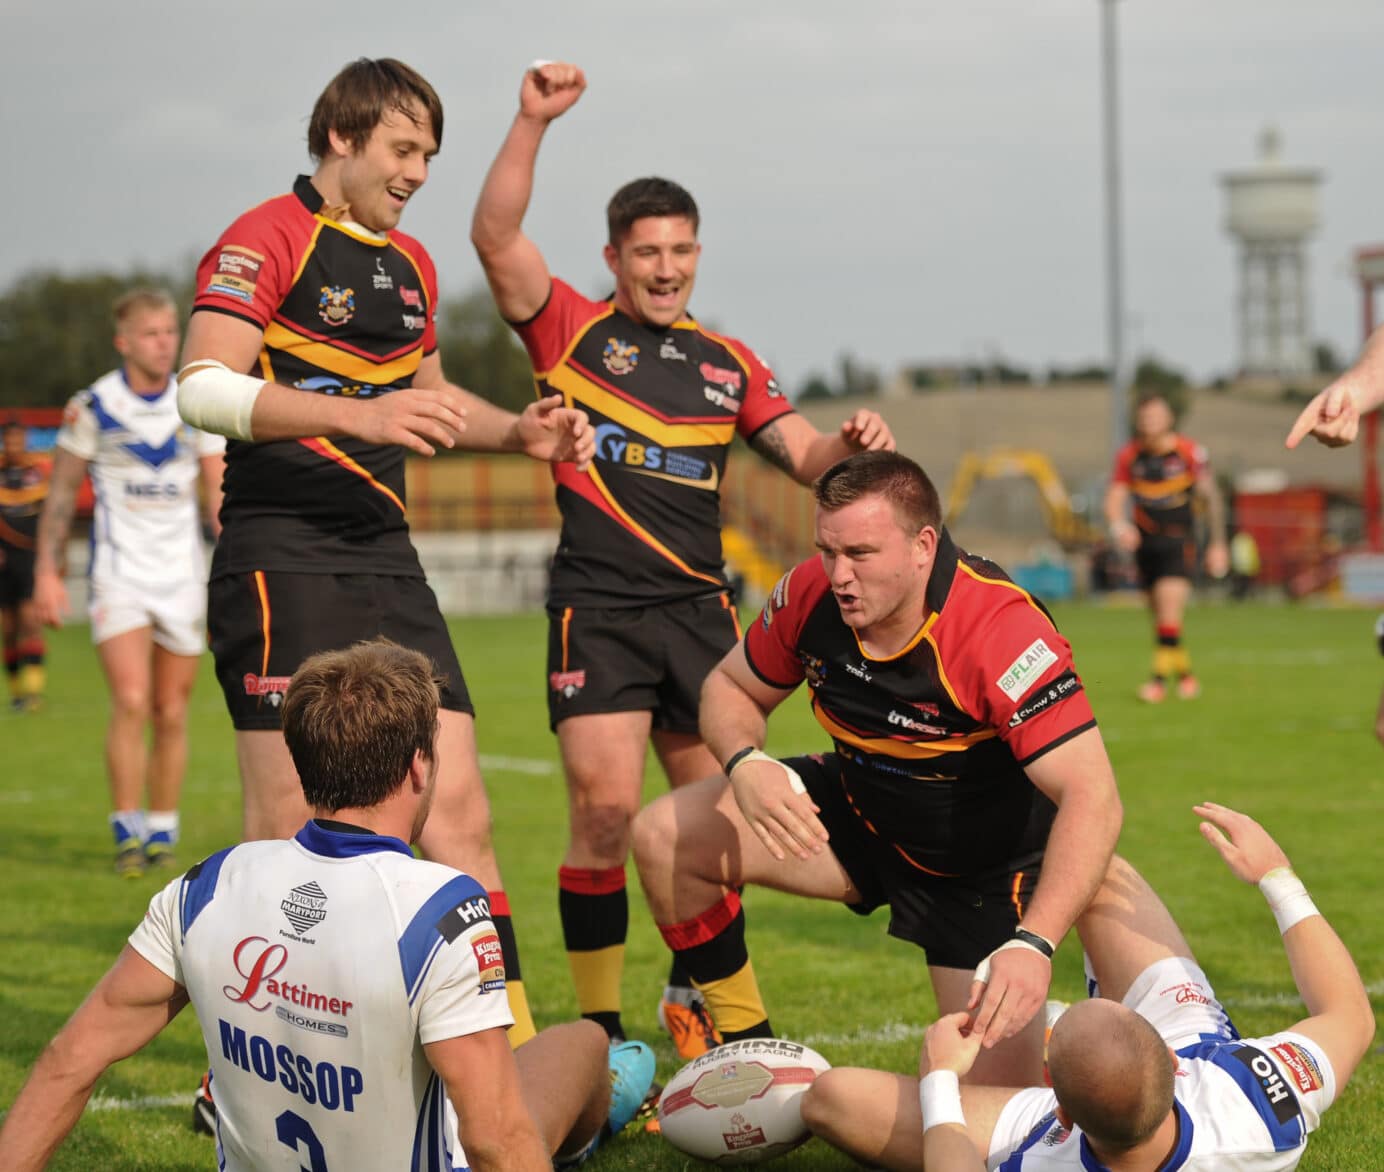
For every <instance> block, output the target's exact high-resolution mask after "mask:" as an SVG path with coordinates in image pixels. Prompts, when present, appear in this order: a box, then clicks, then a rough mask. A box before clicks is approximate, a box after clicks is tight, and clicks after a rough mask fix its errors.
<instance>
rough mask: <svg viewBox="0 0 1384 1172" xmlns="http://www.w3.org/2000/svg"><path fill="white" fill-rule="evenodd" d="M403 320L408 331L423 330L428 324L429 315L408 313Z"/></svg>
mask: <svg viewBox="0 0 1384 1172" xmlns="http://www.w3.org/2000/svg"><path fill="white" fill-rule="evenodd" d="M403 319H404V329H406V330H421V329H423V328H424V327H425V326H427V324H428V315H427V314H425V313H406V314H404V315H403Z"/></svg>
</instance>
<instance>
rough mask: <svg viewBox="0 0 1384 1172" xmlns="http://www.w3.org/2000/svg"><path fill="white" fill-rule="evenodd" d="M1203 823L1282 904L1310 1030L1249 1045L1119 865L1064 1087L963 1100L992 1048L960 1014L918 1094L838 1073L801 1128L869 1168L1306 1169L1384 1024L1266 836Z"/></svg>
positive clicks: (1138, 884)
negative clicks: (974, 1070)
mask: <svg viewBox="0 0 1384 1172" xmlns="http://www.w3.org/2000/svg"><path fill="white" fill-rule="evenodd" d="M1195 810H1196V813H1197V814H1198V815H1199V816H1200V817H1201V818H1202V822H1201V833H1202V836H1203V837H1204V838H1205V839H1206V840H1207V841H1208V842H1210V843H1211V844H1212V846H1214V847H1215V848H1216V850H1217V851H1218V852H1219V853H1220V855H1221V857H1222V859H1224V860H1225V863H1226V866H1228V867H1229V868H1230V870H1231V872H1232V874H1234V875H1235V876H1236V877H1237V878H1239V879H1242V880H1244V881H1245V882H1246V883H1252V884H1255V885H1257V886H1258V888H1259V890H1260V892H1261V893H1262V894H1263V895H1264V898H1265V899H1266V900H1267V901H1268V904H1269V908H1270V909H1271V910H1272V912H1273V914H1274V919H1275V920H1276V921H1277V923H1278V930H1279V932H1280V933H1281V935H1282V937H1283V948H1284V951H1286V952H1287V954H1288V962H1289V964H1290V965H1291V966H1292V970H1293V981H1294V983H1295V984H1296V985H1297V990H1298V993H1299V995H1300V996H1301V997H1302V1000H1303V1002H1304V1004H1305V1005H1306V1007H1307V1016H1306V1017H1305V1018H1304V1019H1303V1020H1301V1021H1299V1022H1297V1023H1296V1024H1294V1025H1291V1026H1289V1027H1288V1028H1287V1029H1286V1030H1282V1031H1280V1032H1278V1033H1274V1034H1271V1035H1270V1036H1268V1037H1262V1038H1241V1037H1240V1035H1239V1033H1238V1032H1237V1031H1236V1029H1235V1027H1234V1025H1233V1024H1232V1023H1231V1021H1230V1018H1229V1016H1228V1015H1227V1014H1226V1012H1225V1010H1224V1009H1223V1008H1222V1007H1221V1004H1220V1002H1219V1001H1217V1000H1216V995H1215V993H1214V992H1213V991H1212V988H1211V983H1210V981H1209V980H1208V979H1207V977H1206V974H1205V973H1204V972H1203V971H1202V970H1201V968H1200V967H1199V966H1198V964H1197V962H1196V958H1195V957H1194V956H1193V955H1192V950H1191V948H1190V947H1189V946H1188V944H1187V941H1186V940H1185V939H1184V938H1183V935H1182V933H1181V932H1180V931H1179V930H1178V927H1177V924H1176V923H1175V922H1174V921H1173V918H1172V916H1171V915H1170V914H1169V913H1168V909H1167V908H1166V907H1164V905H1163V903H1162V901H1161V900H1160V899H1159V898H1158V896H1157V894H1156V893H1155V892H1154V891H1153V890H1152V888H1150V887H1149V885H1148V884H1147V883H1145V882H1144V880H1143V878H1142V877H1141V876H1140V875H1139V874H1138V872H1136V871H1135V870H1134V868H1133V867H1131V866H1130V865H1129V864H1128V863H1126V862H1125V861H1124V860H1123V859H1116V860H1114V862H1113V863H1112V865H1111V868H1110V872H1109V874H1108V875H1107V877H1106V880H1105V883H1104V884H1103V885H1102V887H1101V889H1100V891H1099V893H1098V894H1097V895H1096V898H1095V899H1094V900H1093V901H1092V902H1091V906H1090V907H1089V908H1088V909H1087V910H1086V912H1085V914H1084V915H1083V916H1082V917H1081V919H1080V920H1079V921H1078V923H1077V930H1078V931H1079V933H1080V935H1081V940H1082V944H1083V945H1084V947H1085V949H1086V953H1087V975H1088V979H1090V978H1093V979H1090V980H1089V984H1090V994H1091V997H1092V1000H1089V1001H1085V1002H1080V1003H1078V1004H1076V1005H1073V1006H1072V1007H1071V1008H1070V1009H1068V1010H1067V1011H1066V1012H1065V1013H1063V1014H1062V1016H1061V1017H1060V1018H1058V1020H1057V1022H1056V1024H1055V1025H1054V1026H1053V1030H1052V1038H1051V1040H1050V1042H1049V1045H1048V1068H1049V1072H1050V1074H1051V1079H1052V1087H1051V1089H1048V1088H1046V1087H1031V1088H1028V1089H1023V1090H1020V1089H1015V1088H1009V1089H1002V1088H999V1087H975V1086H965V1087H960V1088H958V1085H957V1079H958V1076H962V1075H964V1074H965V1073H966V1071H967V1070H968V1069H969V1068H970V1065H971V1063H972V1061H974V1059H975V1056H976V1053H977V1051H978V1049H979V1039H978V1038H977V1037H976V1035H975V1033H974V1032H973V1031H971V1030H969V1029H968V1025H967V1020H966V1015H965V1014H956V1015H953V1016H951V1017H944V1018H943V1019H942V1020H940V1021H939V1022H937V1023H936V1024H935V1025H933V1026H932V1027H931V1028H930V1029H929V1030H928V1033H927V1038H926V1042H925V1044H924V1051H923V1059H922V1063H921V1070H920V1073H921V1074H922V1076H923V1078H922V1083H921V1087H920V1084H919V1081H918V1080H917V1079H914V1078H908V1077H905V1076H903V1075H897V1074H885V1073H884V1072H882V1071H873V1070H856V1069H850V1068H847V1067H841V1068H838V1069H836V1070H832V1071H828V1072H827V1073H826V1074H824V1075H822V1076H821V1077H819V1078H818V1080H817V1082H816V1083H815V1084H814V1085H813V1086H812V1087H811V1088H810V1089H809V1090H808V1092H807V1094H806V1096H805V1097H804V1100H803V1119H804V1120H805V1121H806V1122H807V1123H808V1125H809V1126H810V1127H811V1128H812V1130H813V1131H815V1132H816V1133H817V1134H818V1135H820V1136H822V1137H823V1138H824V1139H826V1140H827V1141H828V1142H829V1143H833V1144H835V1145H836V1146H838V1147H841V1148H844V1149H845V1150H846V1151H848V1152H850V1153H851V1154H852V1155H853V1156H854V1157H855V1158H856V1159H858V1160H860V1161H862V1162H863V1163H867V1164H869V1165H870V1166H872V1167H881V1166H882V1167H885V1168H895V1169H921V1168H923V1167H924V1166H926V1168H927V1170H928V1172H983V1169H984V1168H985V1167H986V1166H987V1160H988V1166H989V1167H990V1168H999V1169H1003V1170H1004V1172H1024V1170H1025V1169H1035V1170H1041V1169H1053V1170H1057V1169H1064V1168H1070V1169H1073V1170H1074V1172H1078V1170H1086V1172H1092V1170H1095V1169H1120V1170H1130V1172H1134V1170H1139V1172H1142V1170H1144V1169H1148V1170H1150V1172H1152V1170H1153V1169H1168V1170H1172V1169H1184V1170H1185V1172H1281V1170H1286V1169H1291V1168H1295V1167H1296V1166H1297V1163H1298V1161H1299V1160H1300V1159H1301V1158H1302V1154H1303V1151H1304V1149H1305V1147H1306V1144H1307V1137H1308V1134H1309V1133H1310V1132H1312V1131H1315V1130H1316V1129H1317V1127H1318V1126H1320V1124H1321V1118H1322V1115H1323V1114H1324V1113H1325V1111H1326V1109H1327V1108H1328V1107H1330V1106H1331V1104H1332V1103H1333V1102H1335V1101H1336V1099H1338V1098H1339V1097H1340V1094H1341V1092H1342V1091H1343V1090H1344V1089H1345V1085H1346V1083H1347V1082H1348V1081H1349V1079H1350V1077H1351V1075H1352V1074H1353V1073H1354V1072H1355V1069H1356V1067H1357V1066H1358V1065H1359V1063H1360V1060H1361V1059H1362V1058H1363V1057H1364V1056H1365V1054H1366V1053H1367V1052H1368V1050H1369V1046H1370V1042H1371V1040H1372V1039H1373V1037H1374V1032H1375V1021H1374V1011H1373V1009H1372V1008H1371V1007H1370V999H1369V994H1368V993H1367V992H1366V990H1365V987H1364V984H1363V983H1362V982H1361V980H1360V974H1359V972H1358V971H1357V970H1356V967H1355V963H1354V962H1353V961H1352V960H1351V957H1350V953H1349V952H1348V951H1347V950H1346V946H1345V945H1344V944H1343V943H1342V942H1341V939H1340V937H1339V936H1337V935H1336V933H1335V931H1334V930H1333V929H1332V927H1331V925H1330V924H1328V923H1327V922H1326V920H1325V918H1324V917H1323V916H1322V915H1321V913H1320V912H1318V911H1317V908H1316V906H1315V905H1314V904H1313V902H1312V899H1311V897H1310V896H1309V895H1308V894H1307V891H1306V888H1305V887H1304V886H1303V884H1302V881H1301V880H1300V879H1299V878H1298V877H1297V876H1296V875H1295V874H1294V873H1293V871H1292V868H1291V865H1290V864H1289V862H1288V857H1287V856H1286V855H1285V854H1284V853H1283V850H1282V848H1280V847H1279V845H1278V844H1277V843H1276V842H1274V840H1273V839H1272V838H1271V837H1270V836H1269V834H1268V832H1267V831H1265V830H1264V828H1263V827H1262V826H1260V825H1259V824H1258V823H1257V822H1255V821H1254V820H1253V819H1252V818H1249V817H1247V816H1245V815H1244V814H1240V813H1237V812H1236V811H1234V810H1230V809H1227V808H1226V807H1224V806H1218V805H1215V804H1214V803H1210V802H1208V803H1206V804H1205V805H1202V806H1197V807H1195ZM1107 998H1108V1000H1107ZM958 1092H959V1093H958Z"/></svg>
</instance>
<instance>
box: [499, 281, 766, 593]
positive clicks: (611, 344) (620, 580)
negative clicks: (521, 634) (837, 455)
mask: <svg viewBox="0 0 1384 1172" xmlns="http://www.w3.org/2000/svg"><path fill="white" fill-rule="evenodd" d="M514 328H515V330H516V331H517V332H518V334H519V336H520V338H522V339H523V342H524V345H525V346H526V347H527V349H528V352H529V358H530V360H531V361H532V363H533V368H534V377H535V379H536V380H537V382H538V389H539V392H540V394H543V395H548V394H553V393H557V394H561V395H562V396H563V398H564V400H565V401H566V403H567V405H568V406H574V407H580V408H582V409H583V410H584V411H585V412H586V413H587V415H588V416H590V418H591V425H592V426H593V427H594V428H595V429H596V458H595V461H594V462H593V463H592V466H591V468H590V470H589V471H587V472H578V471H577V470H576V468H575V466H574V465H572V464H558V465H555V466H554V469H553V476H554V479H555V480H556V481H557V502H558V507H559V508H560V510H561V512H562V538H561V540H560V542H559V544H558V548H557V553H556V554H555V555H554V557H553V567H552V577H551V581H550V587H549V597H548V601H549V604H550V605H552V606H603V607H621V606H644V605H648V604H650V603H658V602H672V601H676V600H678V599H680V598H691V597H695V596H697V595H699V594H709V593H712V592H714V591H717V590H723V589H725V588H726V585H727V583H726V576H725V569H724V566H723V564H722V558H721V479H722V477H723V476H724V475H725V470H726V450H727V449H728V448H729V446H730V443H731V440H732V439H734V437H735V434H736V432H739V433H740V434H741V435H742V436H744V437H745V438H746V439H749V438H750V437H752V436H753V435H754V434H755V433H756V432H757V431H759V430H760V429H761V428H762V427H764V426H765V425H766V424H769V423H772V422H773V421H774V420H775V419H778V418H780V417H782V416H784V415H787V414H788V413H789V412H791V411H792V410H793V407H792V405H791V404H790V403H789V402H788V400H787V399H785V398H784V397H783V393H782V392H781V391H780V390H779V389H778V384H777V383H775V381H774V376H773V374H772V372H771V371H770V370H769V368H768V367H767V366H765V365H764V363H763V362H761V361H760V359H759V358H758V357H757V356H756V355H755V353H754V351H752V350H751V349H750V348H749V347H748V346H746V345H745V344H744V343H743V342H738V341H736V340H735V339H734V338H724V337H722V336H720V335H719V334H713V333H711V332H710V331H709V330H707V329H704V328H703V327H702V326H701V325H699V324H698V323H697V322H695V321H691V320H688V321H680V322H677V323H675V324H674V325H672V326H669V327H668V328H667V329H654V328H652V327H651V326H647V325H644V324H643V323H641V322H638V321H635V320H634V319H633V318H630V317H626V316H625V315H624V314H623V313H621V312H620V311H619V310H618V309H616V308H615V304H614V302H613V301H590V300H588V299H587V298H585V297H583V296H581V295H580V294H579V293H577V292H576V291H575V290H574V289H573V288H572V287H571V286H570V285H567V284H565V283H564V282H562V281H558V280H555V281H553V286H552V290H551V292H550V293H549V295H548V301H547V303H546V304H545V305H544V306H543V308H542V309H541V310H540V311H539V312H538V314H537V315H536V316H535V317H533V318H532V319H530V320H529V321H527V322H522V323H518V324H516V325H515V326H514Z"/></svg>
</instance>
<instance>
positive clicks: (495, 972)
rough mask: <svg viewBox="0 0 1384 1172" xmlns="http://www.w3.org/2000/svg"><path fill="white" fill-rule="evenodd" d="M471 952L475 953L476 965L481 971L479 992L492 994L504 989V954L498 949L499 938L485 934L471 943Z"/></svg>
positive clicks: (489, 933) (491, 933)
mask: <svg viewBox="0 0 1384 1172" xmlns="http://www.w3.org/2000/svg"><path fill="white" fill-rule="evenodd" d="M471 951H472V952H473V953H475V956H476V965H477V967H478V968H479V969H480V970H481V984H480V991H481V992H482V993H494V992H495V991H496V990H499V989H503V988H504V987H505V954H504V950H503V949H502V948H501V947H500V937H499V936H498V935H497V934H496V933H494V932H487V933H485V934H484V935H481V936H477V937H476V938H475V939H474V940H472V941H471Z"/></svg>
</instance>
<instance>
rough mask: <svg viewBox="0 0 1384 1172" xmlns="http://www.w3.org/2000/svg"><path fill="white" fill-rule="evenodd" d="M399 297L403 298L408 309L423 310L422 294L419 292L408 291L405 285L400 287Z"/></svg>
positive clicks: (416, 290) (414, 290)
mask: <svg viewBox="0 0 1384 1172" xmlns="http://www.w3.org/2000/svg"><path fill="white" fill-rule="evenodd" d="M399 296H400V297H402V298H403V301H404V304H405V305H407V306H409V307H410V308H412V309H422V308H423V294H422V291H421V290H418V289H410V288H409V287H408V286H407V285H400V286H399Z"/></svg>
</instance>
